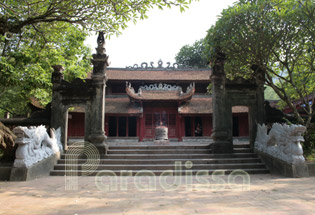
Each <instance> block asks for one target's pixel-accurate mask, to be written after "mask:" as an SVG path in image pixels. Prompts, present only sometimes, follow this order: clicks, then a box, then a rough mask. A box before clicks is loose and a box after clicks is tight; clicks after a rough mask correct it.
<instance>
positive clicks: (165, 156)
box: [61, 153, 257, 159]
mask: <svg viewBox="0 0 315 215" xmlns="http://www.w3.org/2000/svg"><path fill="white" fill-rule="evenodd" d="M65 157H66V155H65V154H62V155H61V159H65ZM67 157H68V158H70V159H73V158H76V159H82V158H83V159H85V158H86V156H85V155H83V154H81V155H77V154H67ZM207 158H208V159H210V158H257V154H255V153H231V154H108V155H100V159H207Z"/></svg>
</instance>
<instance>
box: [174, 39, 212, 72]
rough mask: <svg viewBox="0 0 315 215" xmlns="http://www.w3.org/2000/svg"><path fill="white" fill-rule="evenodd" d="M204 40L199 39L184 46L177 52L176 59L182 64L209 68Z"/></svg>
mask: <svg viewBox="0 0 315 215" xmlns="http://www.w3.org/2000/svg"><path fill="white" fill-rule="evenodd" d="M204 53H205V45H204V40H203V39H201V40H197V41H196V42H195V43H194V44H193V45H185V46H183V47H182V48H181V49H180V50H179V52H178V53H177V55H176V57H175V60H176V63H178V64H179V65H181V66H185V67H193V68H207V67H209V62H208V60H207V58H206V55H205V54H204Z"/></svg>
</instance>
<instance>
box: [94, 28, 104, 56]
mask: <svg viewBox="0 0 315 215" xmlns="http://www.w3.org/2000/svg"><path fill="white" fill-rule="evenodd" d="M96 52H97V54H100V55H103V54H105V52H106V49H105V38H104V32H103V31H99V32H98V37H97V48H96Z"/></svg>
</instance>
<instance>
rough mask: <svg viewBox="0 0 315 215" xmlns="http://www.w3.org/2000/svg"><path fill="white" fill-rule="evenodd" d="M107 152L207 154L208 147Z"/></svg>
mask: <svg viewBox="0 0 315 215" xmlns="http://www.w3.org/2000/svg"><path fill="white" fill-rule="evenodd" d="M107 153H108V154H209V153H210V149H153V150H151V149H137V150H134V149H123V150H118V149H110V150H108V152H107Z"/></svg>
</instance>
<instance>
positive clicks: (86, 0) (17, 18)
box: [0, 0, 191, 35]
mask: <svg viewBox="0 0 315 215" xmlns="http://www.w3.org/2000/svg"><path fill="white" fill-rule="evenodd" d="M189 3H191V0H168V1H166V0H146V1H143V0H141V1H140V0H121V1H117V0H115V1H112V0H62V1H61V0H42V1H38V0H25V1H20V0H19V1H17V0H6V1H3V2H2V3H0V35H4V34H5V33H6V32H11V33H20V32H22V31H24V27H26V26H36V27H38V28H39V29H40V26H38V24H41V23H52V22H67V23H70V24H75V25H77V26H80V27H81V28H84V29H86V30H89V31H99V30H102V31H104V32H105V34H106V35H112V34H115V33H119V31H120V30H121V29H124V28H126V27H127V22H129V21H133V22H136V20H138V19H144V18H146V17H147V16H146V13H147V11H148V10H149V9H151V8H153V7H154V6H156V7H158V8H160V9H162V8H163V7H171V6H172V5H175V6H178V7H179V8H180V11H184V10H185V8H187V7H188V4H189Z"/></svg>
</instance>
